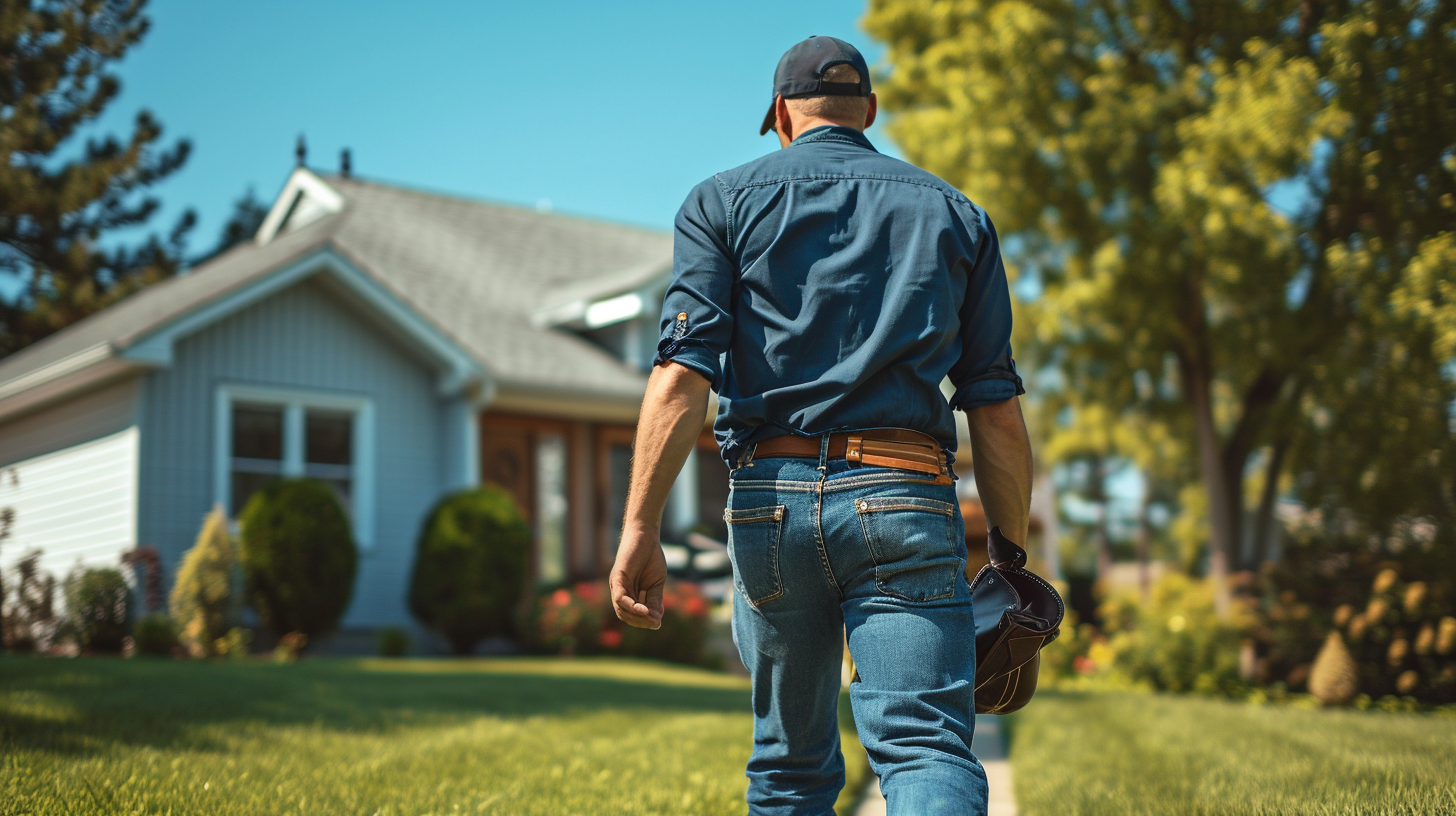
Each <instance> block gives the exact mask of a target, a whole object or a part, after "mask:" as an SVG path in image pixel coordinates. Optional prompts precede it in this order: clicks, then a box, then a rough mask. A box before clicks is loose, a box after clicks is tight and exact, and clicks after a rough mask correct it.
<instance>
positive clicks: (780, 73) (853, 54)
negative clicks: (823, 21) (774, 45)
mask: <svg viewBox="0 0 1456 816" xmlns="http://www.w3.org/2000/svg"><path fill="white" fill-rule="evenodd" d="M836 65H851V66H853V67H854V70H856V71H858V72H859V82H825V81H824V72H825V71H827V70H829V69H830V68H832V67H834V66H836ZM773 90H774V98H771V99H769V102H768V113H767V114H766V115H765V116H764V117H763V127H760V128H759V129H758V135H760V136H762V135H763V134H765V133H768V132H769V131H770V130H772V129H773V126H774V101H775V99H776V98H777V97H779V96H780V95H782V96H783V98H785V99H803V98H805V97H810V96H863V97H868V96H869V95H870V69H869V66H867V65H865V60H864V56H863V55H861V54H860V53H859V49H857V48H855V47H854V46H852V45H850V44H849V43H847V42H845V41H844V40H840V39H835V38H834V37H810V38H809V39H807V40H804V41H803V42H801V43H797V44H795V45H794V47H793V48H790V49H789V50H788V51H785V52H784V55H783V56H782V57H780V58H779V67H778V68H777V69H776V70H775V71H774V88H773Z"/></svg>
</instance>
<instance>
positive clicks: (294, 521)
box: [239, 479, 359, 639]
mask: <svg viewBox="0 0 1456 816" xmlns="http://www.w3.org/2000/svg"><path fill="white" fill-rule="evenodd" d="M239 524H240V526H241V528H242V529H241V560H242V565H243V578H244V581H245V583H246V587H247V588H246V592H247V597H248V603H249V604H250V605H251V606H252V607H253V610H254V611H256V612H257V613H258V619H259V621H261V622H262V624H263V625H264V626H266V627H267V628H268V629H269V630H270V631H272V632H273V634H274V635H275V636H277V637H280V638H281V637H283V636H284V635H287V634H289V633H292V632H302V633H303V634H304V635H306V636H307V637H308V638H310V639H315V638H317V637H318V636H319V635H323V634H327V633H329V632H331V631H333V629H334V627H336V626H337V625H338V623H339V619H340V618H341V617H343V615H344V610H346V609H347V608H348V606H349V598H350V596H352V595H353V592H354V574H355V572H356V571H357V569H358V564H359V554H358V550H357V548H356V547H355V546H354V536H353V533H352V532H351V531H350V527H349V517H348V516H347V515H345V514H344V508H343V507H342V506H341V505H340V504H339V500H338V498H337V497H336V496H335V495H334V491H333V489H332V488H330V487H329V486H328V485H327V484H324V483H323V482H320V481H318V480H315V479H280V480H276V481H273V482H270V483H269V484H267V485H265V486H264V487H263V489H261V490H259V491H258V492H257V493H254V494H253V497H252V498H251V499H249V500H248V503H247V505H246V506H244V507H243V512H242V515H241V517H240V518H239Z"/></svg>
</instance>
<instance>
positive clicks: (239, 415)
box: [233, 405, 283, 459]
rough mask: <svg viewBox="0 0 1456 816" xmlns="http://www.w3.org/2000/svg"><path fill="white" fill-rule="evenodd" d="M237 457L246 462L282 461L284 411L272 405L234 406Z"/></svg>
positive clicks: (234, 448)
mask: <svg viewBox="0 0 1456 816" xmlns="http://www.w3.org/2000/svg"><path fill="white" fill-rule="evenodd" d="M233 456H235V457H242V458H245V459H282V458H283V408H282V407H281V406H271V405H234V406H233Z"/></svg>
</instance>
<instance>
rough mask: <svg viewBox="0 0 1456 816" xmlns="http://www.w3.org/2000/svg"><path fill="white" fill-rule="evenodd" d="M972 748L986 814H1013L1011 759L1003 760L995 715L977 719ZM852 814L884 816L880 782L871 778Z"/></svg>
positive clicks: (883, 800)
mask: <svg viewBox="0 0 1456 816" xmlns="http://www.w3.org/2000/svg"><path fill="white" fill-rule="evenodd" d="M971 750H973V751H975V752H976V758H978V759H980V760H981V766H982V767H984V768H985V769H986V782H987V783H988V784H989V786H990V788H991V802H990V808H989V809H988V810H987V816H1016V799H1015V798H1014V797H1013V796H1012V792H1011V762H1010V761H1009V760H1007V759H1006V741H1005V740H1004V739H1002V738H1001V721H1000V720H999V719H997V718H995V717H989V716H981V717H977V718H976V737H975V740H974V741H973V742H972V743H971ZM855 816H885V799H884V797H882V796H880V781H879V780H878V779H870V784H869V787H868V788H867V789H866V790H865V798H864V802H862V803H861V804H860V806H859V810H857V811H855Z"/></svg>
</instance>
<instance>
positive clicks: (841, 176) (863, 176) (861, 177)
mask: <svg viewBox="0 0 1456 816" xmlns="http://www.w3.org/2000/svg"><path fill="white" fill-rule="evenodd" d="M804 181H892V182H896V183H899V184H909V185H912V186H915V187H924V188H925V189H927V190H934V191H936V192H937V193H940V194H941V195H942V196H944V197H946V198H948V199H950V200H951V201H954V202H956V203H958V204H971V203H972V202H971V200H970V199H968V198H963V197H960V196H957V195H955V194H954V193H952V192H951V191H949V190H943V189H941V188H940V187H939V186H937V185H935V184H931V183H930V182H925V181H918V180H916V179H912V178H905V177H903V176H890V175H885V174H882V173H848V174H846V173H823V174H820V173H814V174H810V175H806V176H787V177H784V178H776V179H764V180H763V181H750V182H748V183H747V184H743V185H741V186H739V187H736V188H734V192H736V193H741V192H743V191H744V190H748V189H750V188H753V187H772V186H774V185H776V184H798V183H799V182H804Z"/></svg>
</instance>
